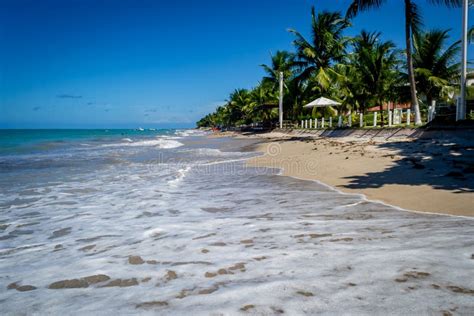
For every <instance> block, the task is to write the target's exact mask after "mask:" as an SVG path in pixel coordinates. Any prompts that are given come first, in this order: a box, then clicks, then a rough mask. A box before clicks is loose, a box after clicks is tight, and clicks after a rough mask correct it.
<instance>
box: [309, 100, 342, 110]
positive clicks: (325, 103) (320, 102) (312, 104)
mask: <svg viewBox="0 0 474 316" xmlns="http://www.w3.org/2000/svg"><path fill="white" fill-rule="evenodd" d="M332 105H341V103H339V102H337V101H334V100H331V99H328V98H325V97H320V98H317V99H316V100H314V101H312V102H310V103H308V104H306V105H305V106H303V107H304V108H315V107H326V106H332Z"/></svg>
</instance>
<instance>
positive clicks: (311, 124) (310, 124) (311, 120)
mask: <svg viewBox="0 0 474 316" xmlns="http://www.w3.org/2000/svg"><path fill="white" fill-rule="evenodd" d="M309 128H310V129H311V128H313V119H309Z"/></svg>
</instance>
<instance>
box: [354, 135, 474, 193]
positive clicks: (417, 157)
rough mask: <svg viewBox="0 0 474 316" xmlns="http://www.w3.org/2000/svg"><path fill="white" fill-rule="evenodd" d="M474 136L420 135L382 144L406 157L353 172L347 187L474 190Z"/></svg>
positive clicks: (465, 191) (381, 146)
mask: <svg viewBox="0 0 474 316" xmlns="http://www.w3.org/2000/svg"><path fill="white" fill-rule="evenodd" d="M473 143H474V140H472V139H449V138H446V139H443V138H432V137H430V138H418V139H416V140H415V141H412V142H403V141H401V142H396V141H395V142H390V143H382V144H378V145H377V146H378V147H379V148H386V149H392V150H396V151H398V153H399V155H400V156H402V157H404V158H402V159H399V160H398V161H395V162H394V165H393V166H392V167H389V168H387V169H385V170H383V171H381V172H372V173H367V174H365V175H362V176H351V177H347V178H346V179H349V180H350V182H349V184H347V185H345V187H347V188H351V189H357V188H359V189H360V188H379V187H382V186H384V185H386V184H402V185H429V186H431V187H433V188H434V189H443V190H453V191H454V192H455V193H467V192H474V146H473Z"/></svg>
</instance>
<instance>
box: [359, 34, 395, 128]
mask: <svg viewBox="0 0 474 316" xmlns="http://www.w3.org/2000/svg"><path fill="white" fill-rule="evenodd" d="M398 56H399V52H398V51H397V50H396V49H395V44H393V43H392V42H391V41H387V42H383V41H381V40H380V33H368V32H366V31H362V33H361V34H360V35H359V36H357V37H356V38H355V39H354V53H353V55H352V56H351V64H352V67H353V68H354V69H353V72H354V73H355V74H356V77H355V78H353V79H354V81H355V82H357V84H356V85H355V87H354V88H355V89H360V92H355V94H356V95H357V93H359V94H360V95H359V96H362V97H363V101H362V102H368V104H369V105H372V106H373V105H379V106H380V114H381V117H382V125H383V103H384V102H386V101H388V100H390V98H391V97H392V94H391V91H392V89H393V85H394V83H395V81H396V80H397V78H399V71H398V68H397V66H398V65H399V64H400V61H399V58H398ZM360 99H362V98H359V100H360ZM365 105H367V104H364V106H365Z"/></svg>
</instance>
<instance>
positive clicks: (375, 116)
mask: <svg viewBox="0 0 474 316" xmlns="http://www.w3.org/2000/svg"><path fill="white" fill-rule="evenodd" d="M376 126H377V112H374V127H376Z"/></svg>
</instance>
